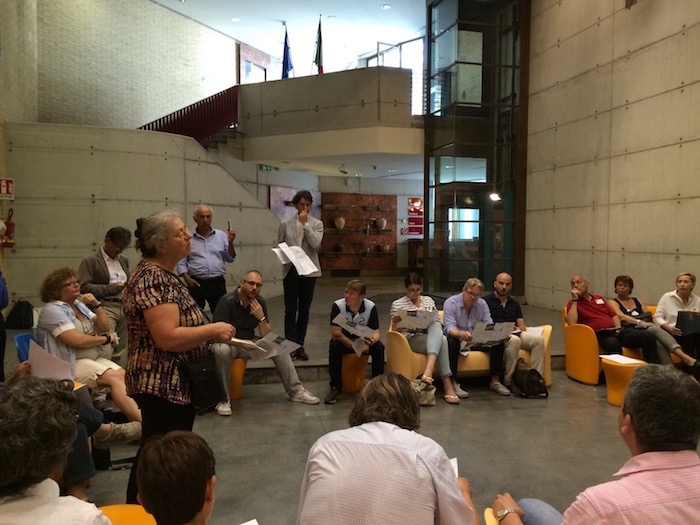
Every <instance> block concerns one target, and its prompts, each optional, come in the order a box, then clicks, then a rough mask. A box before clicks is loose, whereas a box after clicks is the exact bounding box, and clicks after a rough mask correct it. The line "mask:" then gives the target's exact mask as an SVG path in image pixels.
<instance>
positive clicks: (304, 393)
mask: <svg viewBox="0 0 700 525" xmlns="http://www.w3.org/2000/svg"><path fill="white" fill-rule="evenodd" d="M289 400H290V401H294V402H295V403H306V404H307V405H318V404H319V403H320V402H321V400H320V399H319V398H317V397H316V396H315V395H313V394H312V393H311V392H309V391H308V390H306V389H305V388H302V389H301V390H299V391H298V392H297V393H296V394H294V395H293V396H292V397H290V398H289Z"/></svg>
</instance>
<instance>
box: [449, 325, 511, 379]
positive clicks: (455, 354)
mask: <svg viewBox="0 0 700 525" xmlns="http://www.w3.org/2000/svg"><path fill="white" fill-rule="evenodd" d="M460 343H461V341H460V340H459V339H457V338H456V337H452V336H449V335H448V336H447V349H448V350H449V354H450V369H451V370H452V375H453V376H455V377H456V376H457V363H458V361H459V346H460ZM476 350H480V351H484V352H488V353H489V370H490V372H491V377H493V376H498V377H499V379H502V378H503V372H504V371H505V369H504V366H503V354H504V353H505V351H506V345H505V344H503V343H498V344H497V345H495V346H490V347H488V348H477V349H476Z"/></svg>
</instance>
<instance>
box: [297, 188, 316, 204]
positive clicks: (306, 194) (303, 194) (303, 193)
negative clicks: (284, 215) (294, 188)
mask: <svg viewBox="0 0 700 525" xmlns="http://www.w3.org/2000/svg"><path fill="white" fill-rule="evenodd" d="M301 199H306V200H307V201H309V204H311V203H313V202H314V199H313V197H312V196H311V192H310V191H307V190H299V191H298V192H297V193H296V195H294V197H292V204H294V206H296V205H297V204H299V201H300V200H301Z"/></svg>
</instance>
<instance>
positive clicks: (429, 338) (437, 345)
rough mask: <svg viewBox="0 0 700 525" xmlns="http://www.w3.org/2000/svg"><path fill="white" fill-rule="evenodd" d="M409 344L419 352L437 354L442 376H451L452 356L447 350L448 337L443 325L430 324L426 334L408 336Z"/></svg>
mask: <svg viewBox="0 0 700 525" xmlns="http://www.w3.org/2000/svg"><path fill="white" fill-rule="evenodd" d="M407 339H408V344H409V346H410V347H411V350H413V351H414V352H415V353H417V354H427V355H436V356H437V366H438V368H439V369H440V378H441V379H442V378H445V377H450V376H451V375H452V372H451V371H450V357H449V355H448V351H447V338H445V336H444V335H442V325H441V324H440V323H438V322H434V323H431V324H430V326H428V332H427V333H425V334H416V335H412V336H410V337H407Z"/></svg>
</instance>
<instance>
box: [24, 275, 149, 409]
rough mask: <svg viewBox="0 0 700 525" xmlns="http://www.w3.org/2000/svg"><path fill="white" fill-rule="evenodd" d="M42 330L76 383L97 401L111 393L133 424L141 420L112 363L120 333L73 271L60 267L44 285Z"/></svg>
mask: <svg viewBox="0 0 700 525" xmlns="http://www.w3.org/2000/svg"><path fill="white" fill-rule="evenodd" d="M40 295H41V300H42V301H44V302H45V303H46V304H45V305H44V307H43V308H42V309H41V314H40V315H39V323H38V325H37V338H38V340H39V344H40V345H41V346H43V347H44V349H46V351H48V352H49V353H50V354H52V355H54V356H56V357H58V358H59V359H63V360H64V361H66V362H67V363H70V366H71V374H72V376H73V378H74V379H76V380H78V381H80V382H81V383H85V384H86V385H87V386H88V388H89V389H90V390H91V391H92V394H93V396H94V397H96V398H98V399H99V398H100V397H102V398H103V399H104V398H105V397H106V394H107V391H106V389H107V388H109V390H110V393H111V395H112V400H113V401H114V404H115V405H117V407H118V408H119V410H121V411H122V413H123V414H124V415H125V416H126V418H127V419H128V420H129V421H139V422H140V421H141V412H140V411H139V407H138V405H137V404H136V402H135V401H134V400H133V399H132V398H130V397H129V396H128V395H127V393H126V386H125V382H124V369H123V368H122V367H121V366H119V365H118V364H116V363H114V362H113V361H112V360H111V357H112V351H113V349H114V346H115V345H116V344H117V334H116V333H114V332H111V333H110V332H109V319H108V318H107V314H106V313H105V311H104V308H102V303H101V302H100V301H98V300H97V299H96V298H95V296H94V295H92V294H91V293H86V294H81V293H80V283H79V282H78V279H77V277H76V272H75V270H74V269H73V268H68V267H66V268H59V269H57V270H54V271H53V272H51V273H50V274H49V275H47V276H46V278H45V279H44V282H43V283H42V285H41V292H40Z"/></svg>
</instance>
